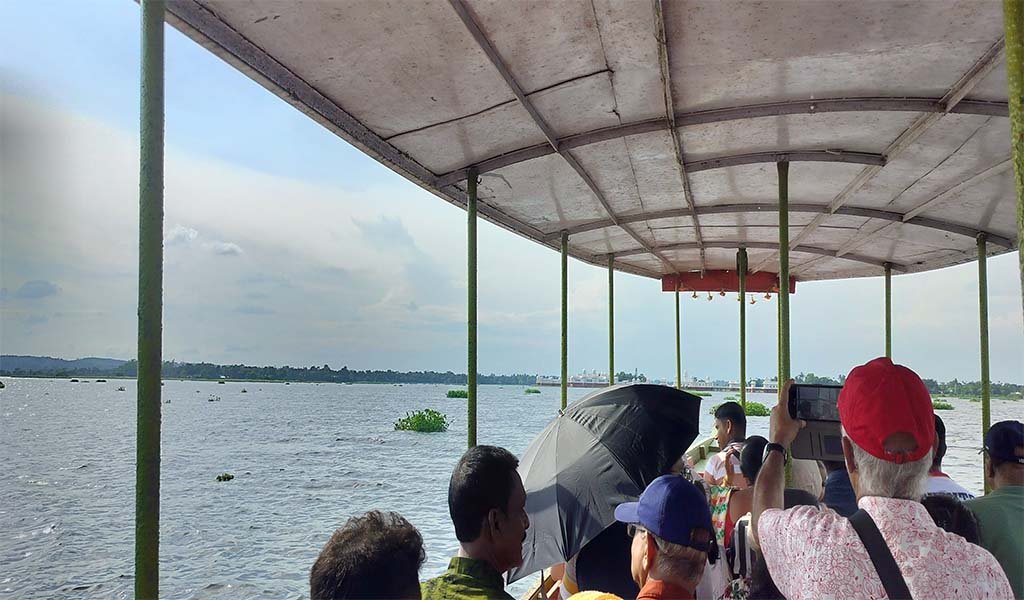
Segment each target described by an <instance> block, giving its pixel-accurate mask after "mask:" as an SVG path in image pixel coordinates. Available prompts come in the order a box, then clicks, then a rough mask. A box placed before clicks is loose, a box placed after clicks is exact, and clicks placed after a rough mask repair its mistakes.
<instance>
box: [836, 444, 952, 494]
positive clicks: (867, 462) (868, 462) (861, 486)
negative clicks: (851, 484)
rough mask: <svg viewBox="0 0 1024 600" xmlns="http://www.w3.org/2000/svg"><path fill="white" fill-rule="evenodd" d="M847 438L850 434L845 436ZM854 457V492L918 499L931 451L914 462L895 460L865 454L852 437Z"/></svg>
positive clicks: (930, 462) (922, 490)
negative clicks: (855, 487) (896, 461)
mask: <svg viewBox="0 0 1024 600" xmlns="http://www.w3.org/2000/svg"><path fill="white" fill-rule="evenodd" d="M847 439H849V438H847ZM850 446H852V447H853V460H854V462H856V463H857V473H858V478H857V488H858V489H857V496H858V497H861V496H881V497H882V498H901V499H904V500H914V501H919V500H921V496H923V495H924V490H925V482H926V481H927V480H928V469H930V468H931V466H932V452H933V450H928V454H925V455H924V457H922V458H920V459H918V460H915V461H913V462H905V463H894V462H889V461H887V460H882V459H881V458H876V457H874V456H872V455H870V454H868V452H867V450H864V449H863V448H861V447H860V446H858V445H857V444H856V443H854V441H853V440H850Z"/></svg>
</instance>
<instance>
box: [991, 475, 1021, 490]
mask: <svg viewBox="0 0 1024 600" xmlns="http://www.w3.org/2000/svg"><path fill="white" fill-rule="evenodd" d="M1021 486H1024V476H1019V477H1015V476H1005V475H996V477H995V479H993V480H992V489H993V490H998V489H1001V488H1005V487H1021Z"/></svg>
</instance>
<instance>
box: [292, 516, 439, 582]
mask: <svg viewBox="0 0 1024 600" xmlns="http://www.w3.org/2000/svg"><path fill="white" fill-rule="evenodd" d="M426 557H427V555H426V553H424V551H423V537H422V536H420V532H419V531H417V530H416V528H415V527H413V526H412V525H411V524H410V523H409V522H408V521H406V520H405V519H404V518H402V515H399V514H398V513H393V512H388V513H382V512H379V511H371V512H368V513H366V514H365V515H363V516H360V517H352V518H351V519H349V520H348V522H346V523H345V525H344V527H341V528H340V529H338V530H337V531H335V532H334V535H332V536H331V539H330V540H328V541H327V544H326V545H325V546H324V548H323V550H321V551H320V556H318V557H317V559H316V562H315V563H313V568H312V569H310V572H309V596H310V598H312V600H321V599H323V600H327V599H331V598H341V599H343V598H359V599H364V598H365V599H368V600H369V599H381V600H384V599H399V598H403V599H405V598H419V597H420V584H419V570H420V567H421V566H422V565H423V561H424V560H425V559H426Z"/></svg>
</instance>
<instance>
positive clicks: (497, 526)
mask: <svg viewBox="0 0 1024 600" xmlns="http://www.w3.org/2000/svg"><path fill="white" fill-rule="evenodd" d="M487 530H488V531H489V532H490V533H491V537H492V538H493V537H495V536H496V535H497V534H498V533H500V532H501V514H500V511H499V510H498V509H496V508H492V509H491V510H489V511H487Z"/></svg>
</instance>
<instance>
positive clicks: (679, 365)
mask: <svg viewBox="0 0 1024 600" xmlns="http://www.w3.org/2000/svg"><path fill="white" fill-rule="evenodd" d="M676 389H677V390H681V389H683V357H682V347H681V346H680V344H679V284H678V283H677V284H676Z"/></svg>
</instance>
